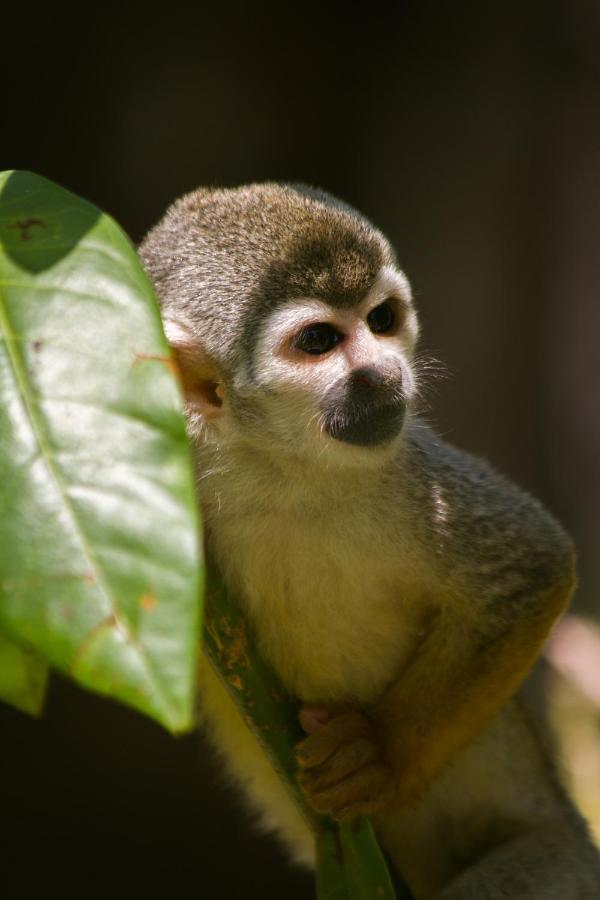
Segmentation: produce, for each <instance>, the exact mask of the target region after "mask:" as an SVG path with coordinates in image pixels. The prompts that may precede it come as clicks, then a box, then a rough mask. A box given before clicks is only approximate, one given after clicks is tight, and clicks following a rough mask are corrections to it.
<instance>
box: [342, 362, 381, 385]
mask: <svg viewBox="0 0 600 900" xmlns="http://www.w3.org/2000/svg"><path fill="white" fill-rule="evenodd" d="M383 380H384V379H383V375H382V374H381V372H379V371H378V370H377V369H374V368H372V367H371V366H365V367H364V368H362V369H355V370H354V372H352V374H351V376H350V381H351V383H352V386H353V387H354V386H356V387H358V386H359V385H360V386H362V387H368V388H378V387H381V385H382V384H383Z"/></svg>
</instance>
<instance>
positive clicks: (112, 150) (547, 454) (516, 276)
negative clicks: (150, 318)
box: [0, 0, 600, 900]
mask: <svg viewBox="0 0 600 900" xmlns="http://www.w3.org/2000/svg"><path fill="white" fill-rule="evenodd" d="M22 6H24V7H25V6H26V4H22ZM1 27H2V69H3V75H4V77H3V101H2V107H3V110H2V120H1V121H2V125H1V134H0V168H2V169H4V168H21V169H32V170H34V171H36V172H39V173H40V174H43V175H46V176H48V177H50V178H52V179H54V180H56V181H58V182H60V183H61V184H63V185H64V186H66V187H68V188H71V189H72V190H74V191H75V192H77V193H79V194H81V195H83V196H85V197H87V198H88V199H90V200H92V201H93V202H95V203H96V204H98V205H99V206H100V207H102V208H103V209H105V210H107V211H109V212H110V213H112V214H113V215H114V216H115V217H116V218H117V219H118V220H119V221H120V223H121V224H122V225H123V226H124V228H125V229H126V230H127V231H128V232H129V234H130V235H131V236H132V237H133V238H134V239H135V240H136V241H137V240H139V239H140V238H141V237H142V236H143V234H144V233H145V231H146V230H147V229H148V228H149V227H150V226H151V225H152V224H153V223H154V222H155V221H156V220H157V219H158V217H159V216H160V215H161V213H162V212H163V210H164V209H165V207H166V206H167V204H168V203H170V202H171V201H172V200H173V199H174V198H175V197H176V196H178V195H179V194H181V193H183V192H185V191H187V190H190V189H192V188H194V187H196V186H197V185H200V184H214V185H217V184H218V185H235V184H239V183H243V182H248V181H260V180H265V179H285V180H302V181H306V182H309V183H313V184H316V185H320V186H322V187H324V188H326V189H328V190H330V191H331V192H333V193H335V194H338V195H340V196H341V197H343V198H344V199H345V200H347V201H349V202H350V203H352V204H354V205H355V206H357V207H358V208H359V209H361V210H362V211H363V212H365V213H366V214H367V215H368V216H369V217H370V218H371V219H372V220H373V221H374V222H375V223H376V224H377V225H379V226H380V227H381V228H382V229H383V230H384V231H385V232H386V233H387V234H388V235H389V236H390V237H391V239H392V242H393V243H394V244H395V246H396V248H397V250H398V254H399V258H400V260H401V263H402V265H403V266H404V268H405V270H406V272H407V274H408V275H409V277H410V279H411V281H412V283H413V286H414V289H415V292H416V296H417V301H418V305H419V307H420V310H421V316H422V323H423V331H424V338H423V347H424V348H425V349H427V350H428V351H430V352H432V353H433V354H434V355H435V356H436V357H438V358H439V359H441V360H442V361H443V363H444V364H445V367H446V370H447V373H448V377H447V378H446V379H444V380H443V381H440V382H438V383H437V384H434V385H433V390H432V391H431V393H430V419H431V420H432V421H433V422H434V423H435V424H436V426H437V427H438V428H439V430H440V431H441V432H442V433H443V434H444V435H445V436H446V437H447V438H448V439H450V440H451V441H453V442H455V443H457V444H459V445H460V446H463V447H465V448H466V449H469V450H471V451H474V452H476V453H480V454H482V455H485V456H487V457H488V458H489V459H490V460H491V461H493V462H494V463H495V464H496V465H497V466H498V467H499V468H500V469H502V470H503V471H505V472H506V473H507V474H509V475H510V476H512V477H513V478H514V479H515V480H517V481H518V482H519V483H521V484H522V485H523V486H525V487H527V488H528V489H530V490H531V491H533V492H534V493H536V494H537V495H539V496H540V497H541V498H542V499H543V500H544V501H545V502H546V504H547V505H548V506H549V507H550V508H551V509H552V510H553V511H555V512H556V513H557V514H558V515H559V516H560V517H561V518H562V519H563V520H564V522H565V524H566V525H567V527H568V528H569V529H570V531H571V532H572V533H573V535H574V536H575V538H576V540H577V542H578V545H579V548H580V573H581V586H580V590H579V594H578V597H577V601H576V602H577V604H578V607H579V609H581V610H584V611H586V612H587V613H588V614H591V615H596V616H597V615H598V611H599V603H598V599H597V598H598V588H599V584H600V554H599V553H598V549H597V548H598V546H599V543H598V538H599V533H598V532H599V531H600V524H599V523H600V516H599V515H598V512H597V510H598V509H599V508H600V466H599V465H598V460H599V455H600V417H599V416H598V406H599V402H598V401H599V383H600V362H599V343H600V297H599V284H600V271H599V269H600V262H599V260H600V254H599V252H598V248H599V238H600V52H599V51H600V6H599V5H598V4H597V3H594V2H585V0H582V2H579V3H575V4H571V3H569V2H566V0H565V2H563V3H559V2H554V0H546V2H543V3H542V2H513V0H508V2H506V3H502V4H491V3H484V4H480V3H464V2H456V3H433V2H421V3H417V2H415V3H396V4H388V5H384V4H381V5H379V4H377V3H371V4H369V5H367V4H363V5H362V8H358V7H356V8H355V7H352V6H350V5H349V4H346V5H339V6H338V5H335V4H329V5H325V6H321V7H318V6H315V7H311V6H310V4H308V5H307V4H302V5H297V6H296V5H290V6H286V5H285V4H279V6H278V7H276V6H270V5H265V4H260V3H258V4H251V3H247V4H242V3H235V2H234V3H231V2H229V3H220V4H211V5H210V6H207V5H205V4H197V5H196V11H195V12H189V11H185V12H184V11H183V9H182V8H180V7H179V6H178V5H177V4H176V3H171V4H169V5H165V6H164V7H163V8H152V7H151V5H150V4H145V5H144V7H140V8H139V9H136V8H135V7H134V5H132V4H125V3H123V4H121V11H120V12H119V11H116V12H115V11H114V10H111V11H110V12H107V11H105V9H104V7H103V5H101V4H99V5H93V4H86V5H85V6H80V7H79V9H78V11H77V13H76V14H75V13H74V14H73V15H68V14H66V13H64V12H61V11H60V10H59V9H56V8H53V7H52V6H50V5H49V6H47V7H46V8H45V10H43V11H37V10H35V11H34V9H33V8H32V7H28V9H27V10H26V11H25V12H22V13H16V14H15V13H9V12H7V11H6V10H4V9H3V13H2V26H1ZM0 735H1V739H2V774H1V776H0V785H1V787H0V792H1V796H0V817H1V819H2V822H3V831H4V835H5V837H4V839H3V847H2V857H3V881H4V880H5V879H7V878H8V876H9V875H10V874H12V875H13V876H16V877H18V879H19V884H20V885H21V891H22V892H23V893H24V894H25V895H27V893H28V889H30V888H31V889H34V888H35V889H44V890H46V891H48V892H50V893H52V892H55V891H56V892H58V891H60V892H61V894H62V895H63V896H68V895H74V894H75V893H77V894H84V895H90V894H93V893H94V891H95V890H96V889H97V890H101V889H102V887H103V886H105V887H110V888H112V889H113V890H118V891H120V890H121V889H126V888H127V889H134V890H136V891H138V892H139V893H140V894H141V893H142V892H145V891H147V890H148V889H152V888H156V889H157V890H168V891H169V892H171V893H175V892H179V891H181V890H182V889H183V888H184V887H185V889H186V890H187V888H188V885H190V884H191V885H195V887H193V890H194V892H195V893H197V895H198V896H203V897H222V898H236V897H242V896H244V897H247V896H257V897H258V896H265V897H286V898H291V900H293V898H296V897H298V898H308V897H310V896H311V895H312V883H311V880H310V878H308V877H307V876H305V875H302V874H298V873H296V872H294V871H293V870H291V869H289V868H288V867H287V866H286V865H285V863H284V862H283V857H282V856H281V855H280V854H279V852H278V851H277V850H276V849H274V847H273V845H272V844H271V842H270V840H268V839H266V838H253V837H249V836H248V833H249V828H248V825H247V821H246V819H245V815H244V813H243V812H240V809H239V807H238V804H237V802H236V801H234V800H232V798H231V796H230V795H229V793H228V792H227V790H226V789H225V788H223V787H219V786H218V780H219V778H218V766H216V765H215V764H214V763H210V762H207V760H206V753H205V751H204V749H203V748H202V747H201V745H200V740H199V738H198V736H197V735H192V736H189V737H186V738H183V739H179V740H177V741H174V740H173V739H172V738H170V737H169V736H168V735H167V734H166V733H163V732H162V731H161V730H160V729H159V728H158V727H157V726H155V725H153V724H152V723H151V722H149V721H146V720H144V719H143V718H142V717H141V716H138V715H137V714H135V713H133V712H130V711H128V710H126V709H124V708H119V707H118V706H117V705H116V704H114V703H111V702H108V701H104V700H101V699H99V698H96V697H94V696H92V695H89V694H85V693H84V692H82V691H80V690H78V689H77V688H75V687H74V686H72V685H70V684H68V683H66V682H64V681H62V680H60V679H59V678H56V679H55V680H54V681H53V683H52V686H51V690H50V696H49V703H48V707H47V711H46V713H45V715H44V717H43V719H42V720H41V721H39V722H35V721H32V720H29V719H27V718H26V717H25V716H22V715H21V714H19V713H17V712H13V711H12V710H10V709H8V708H6V707H3V708H2V709H1V710H0Z"/></svg>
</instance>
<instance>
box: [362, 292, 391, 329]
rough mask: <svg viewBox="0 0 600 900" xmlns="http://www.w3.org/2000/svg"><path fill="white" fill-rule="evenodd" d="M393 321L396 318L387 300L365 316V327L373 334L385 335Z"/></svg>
mask: <svg viewBox="0 0 600 900" xmlns="http://www.w3.org/2000/svg"><path fill="white" fill-rule="evenodd" d="M395 321H396V316H395V314H394V310H393V309H392V304H391V303H390V302H389V301H388V300H385V301H384V302H383V303H380V304H379V306H376V307H375V308H374V309H372V310H371V312H370V313H369V315H368V316H367V325H368V326H369V328H370V329H371V331H372V332H373V334H385V333H386V331H389V330H390V329H391V328H393V326H394V323H395Z"/></svg>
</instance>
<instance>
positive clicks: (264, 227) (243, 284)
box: [140, 184, 418, 463]
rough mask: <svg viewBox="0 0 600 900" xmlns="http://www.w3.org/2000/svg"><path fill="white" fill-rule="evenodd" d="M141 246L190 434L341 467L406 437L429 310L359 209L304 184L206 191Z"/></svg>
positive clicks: (185, 201)
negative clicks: (422, 316) (416, 302)
mask: <svg viewBox="0 0 600 900" xmlns="http://www.w3.org/2000/svg"><path fill="white" fill-rule="evenodd" d="M140 254H141V257H142V259H143V261H144V264H145V266H146V268H147V271H148V272H149V274H150V276H151V278H152V280H153V282H154V284H155V287H156V289H157V292H158V295H159V298H160V301H161V306H162V314H163V320H164V325H165V332H166V334H167V337H168V339H169V341H170V343H171V345H172V346H173V348H174V351H175V353H176V356H177V359H178V362H179V366H180V369H181V373H182V380H183V386H184V391H185V396H186V411H187V417H188V427H189V431H190V434H191V436H192V438H196V439H202V440H203V441H208V442H211V441H213V442H216V443H217V444H219V445H223V444H224V443H226V442H228V441H229V442H231V441H241V442H244V443H246V444H247V443H248V442H250V443H251V444H253V445H254V446H255V447H257V448H261V449H263V450H265V451H266V452H270V451H274V452H276V453H281V452H286V453H287V454H293V455H296V456H302V457H305V458H311V457H312V458H314V459H315V460H316V459H327V460H328V459H330V458H332V457H333V458H335V460H336V462H342V463H343V462H344V461H348V462H349V463H352V462H360V461H361V460H362V461H363V462H364V460H365V459H366V458H377V459H381V456H382V454H385V453H386V452H389V451H390V450H391V449H392V448H393V447H394V445H395V443H396V442H397V440H398V439H399V437H400V434H401V431H402V426H403V423H404V420H405V415H406V412H407V409H408V407H409V406H410V403H411V400H412V399H413V397H414V394H415V377H414V371H413V365H412V356H413V351H414V347H415V342H416V338H417V332H418V326H417V319H416V314H415V311H414V308H413V305H412V299H411V293H410V287H409V285H408V282H407V280H406V278H405V276H404V275H403V274H402V272H401V271H400V270H399V269H398V268H397V266H396V263H395V259H394V255H393V252H392V250H391V248H390V246H389V244H388V242H387V240H386V239H385V238H384V237H383V235H382V234H381V233H380V232H379V231H377V230H376V229H375V228H373V226H372V225H370V224H369V223H368V222H367V221H366V220H365V219H364V218H362V217H361V216H360V215H359V214H358V213H357V212H355V211H354V210H353V209H351V208H350V207H349V206H346V205H345V204H343V203H341V202H340V201H338V200H336V199H335V198H333V197H331V196H330V195H328V194H325V193H324V192H322V191H318V190H313V189H311V188H307V187H304V186H301V185H299V186H296V185H278V184H262V185H251V186H249V187H242V188H238V189H233V190H199V191H195V192H194V193H191V194H188V195H187V196H185V197H183V198H182V199H181V200H179V201H177V202H176V203H175V204H174V205H173V206H172V207H171V208H170V209H169V210H168V211H167V213H166V215H165V216H164V218H163V219H162V221H161V222H160V223H159V224H158V225H157V226H156V227H155V228H154V229H153V230H152V231H151V232H150V234H149V235H148V236H147V237H146V239H145V241H144V242H143V244H142V246H141V248H140Z"/></svg>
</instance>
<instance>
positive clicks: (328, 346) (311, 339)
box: [294, 322, 342, 356]
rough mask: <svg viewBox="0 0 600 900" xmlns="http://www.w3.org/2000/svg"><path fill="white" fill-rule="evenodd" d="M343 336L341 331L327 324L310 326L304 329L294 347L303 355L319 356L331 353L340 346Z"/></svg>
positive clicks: (321, 323) (320, 323) (319, 323)
mask: <svg viewBox="0 0 600 900" xmlns="http://www.w3.org/2000/svg"><path fill="white" fill-rule="evenodd" d="M341 340H342V335H341V334H340V333H339V331H336V329H335V328H334V327H333V325H328V324H327V322H318V323H317V324H316V325H308V326H307V327H306V328H303V329H302V331H301V332H300V334H299V335H298V337H297V338H296V340H295V341H294V347H296V349H297V350H302V352H303V353H310V354H312V355H313V356H319V355H320V354H321V353H329V351H330V350H333V348H334V347H335V346H336V345H337V344H339V342H340V341H341Z"/></svg>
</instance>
